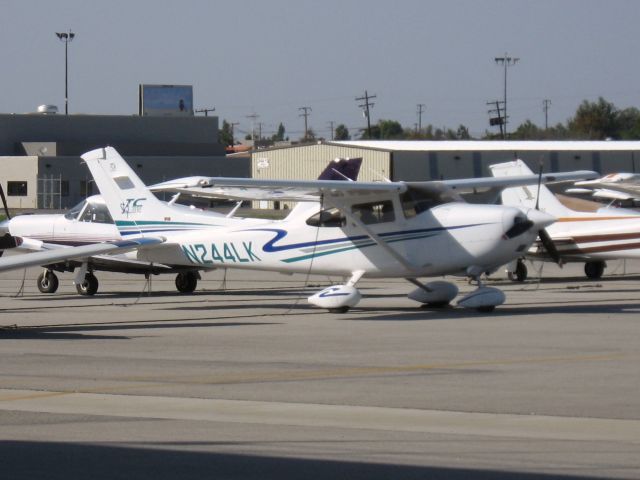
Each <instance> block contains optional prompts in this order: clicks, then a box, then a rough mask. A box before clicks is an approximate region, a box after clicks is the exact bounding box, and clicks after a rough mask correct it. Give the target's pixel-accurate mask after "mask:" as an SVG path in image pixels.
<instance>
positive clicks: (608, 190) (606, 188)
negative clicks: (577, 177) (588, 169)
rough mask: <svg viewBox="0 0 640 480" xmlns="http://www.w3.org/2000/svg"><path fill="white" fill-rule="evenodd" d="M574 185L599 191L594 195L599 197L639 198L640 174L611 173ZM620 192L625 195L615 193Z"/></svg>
mask: <svg viewBox="0 0 640 480" xmlns="http://www.w3.org/2000/svg"><path fill="white" fill-rule="evenodd" d="M575 185H576V187H585V188H589V189H593V190H594V191H595V192H599V194H598V195H596V194H595V193H594V196H596V197H601V198H613V199H627V198H640V175H638V174H635V173H611V174H609V175H605V176H604V177H602V178H597V179H595V180H589V181H583V182H576V183H575ZM613 192H622V193H623V194H626V196H624V197H623V196H620V195H616V194H615V193H613Z"/></svg>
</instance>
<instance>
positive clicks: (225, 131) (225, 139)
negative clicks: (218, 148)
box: [218, 120, 233, 147]
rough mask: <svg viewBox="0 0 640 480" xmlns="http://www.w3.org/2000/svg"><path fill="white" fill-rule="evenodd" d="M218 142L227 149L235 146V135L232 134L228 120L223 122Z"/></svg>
mask: <svg viewBox="0 0 640 480" xmlns="http://www.w3.org/2000/svg"><path fill="white" fill-rule="evenodd" d="M218 142H219V143H221V144H222V145H225V146H227V147H229V146H233V135H232V134H231V124H230V123H229V122H227V121H226V120H223V121H222V128H221V129H220V132H219V133H218Z"/></svg>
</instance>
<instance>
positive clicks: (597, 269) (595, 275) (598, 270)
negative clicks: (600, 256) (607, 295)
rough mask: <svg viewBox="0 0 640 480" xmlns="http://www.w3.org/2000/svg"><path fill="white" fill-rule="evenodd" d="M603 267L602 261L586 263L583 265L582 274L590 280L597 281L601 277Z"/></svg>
mask: <svg viewBox="0 0 640 480" xmlns="http://www.w3.org/2000/svg"><path fill="white" fill-rule="evenodd" d="M605 266H606V264H605V263H604V262H603V261H597V262H587V263H585V264H584V274H585V275H586V276H587V278H590V279H591V280H597V279H599V278H600V277H602V274H603V273H604V267H605Z"/></svg>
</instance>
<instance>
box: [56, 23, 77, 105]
mask: <svg viewBox="0 0 640 480" xmlns="http://www.w3.org/2000/svg"><path fill="white" fill-rule="evenodd" d="M56 36H57V37H58V40H60V41H61V42H64V114H65V115H69V42H70V41H72V40H73V38H74V37H75V36H76V34H75V33H73V32H72V31H71V30H69V33H66V32H62V33H60V32H56Z"/></svg>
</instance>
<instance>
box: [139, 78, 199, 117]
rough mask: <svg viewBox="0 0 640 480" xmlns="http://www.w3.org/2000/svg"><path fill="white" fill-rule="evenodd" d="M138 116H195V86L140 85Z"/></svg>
mask: <svg viewBox="0 0 640 480" xmlns="http://www.w3.org/2000/svg"><path fill="white" fill-rule="evenodd" d="M138 114H139V115H141V116H142V115H149V116H156V117H157V116H161V117H189V116H193V86H191V85H140V89H139V106H138Z"/></svg>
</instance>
